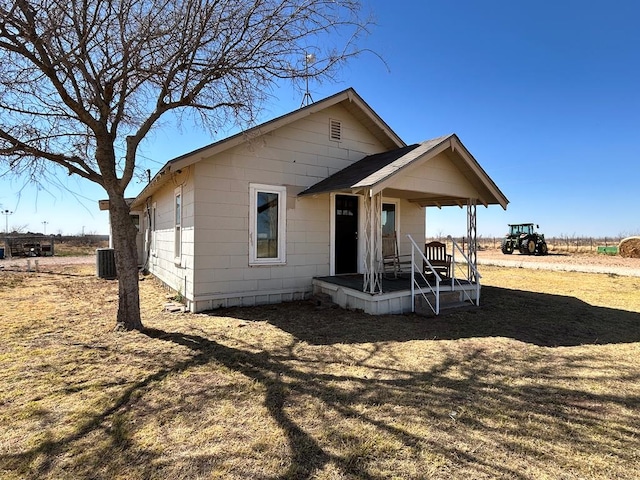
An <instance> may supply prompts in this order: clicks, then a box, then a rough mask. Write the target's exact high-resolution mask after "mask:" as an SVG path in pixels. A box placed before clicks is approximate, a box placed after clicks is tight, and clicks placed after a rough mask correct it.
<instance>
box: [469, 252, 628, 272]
mask: <svg viewBox="0 0 640 480" xmlns="http://www.w3.org/2000/svg"><path fill="white" fill-rule="evenodd" d="M478 264H479V265H497V266H500V267H516V268H530V269H534V270H535V269H537V270H557V271H566V272H586V273H611V274H615V275H622V276H627V277H640V258H623V257H618V256H611V255H597V254H568V253H553V252H552V253H549V255H545V256H535V255H533V256H530V255H520V254H518V253H513V254H511V255H504V254H503V253H502V252H501V251H500V250H482V251H479V252H478Z"/></svg>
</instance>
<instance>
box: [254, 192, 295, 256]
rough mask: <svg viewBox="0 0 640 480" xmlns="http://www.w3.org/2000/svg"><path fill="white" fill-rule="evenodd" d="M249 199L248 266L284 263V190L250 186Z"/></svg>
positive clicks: (285, 199) (285, 209)
mask: <svg viewBox="0 0 640 480" xmlns="http://www.w3.org/2000/svg"><path fill="white" fill-rule="evenodd" d="M249 195H250V199H249V263H250V264H251V265H269V264H283V263H285V262H286V243H287V242H286V225H287V219H286V213H287V207H286V201H287V188H286V187H282V186H274V185H262V184H257V183H252V184H250V185H249Z"/></svg>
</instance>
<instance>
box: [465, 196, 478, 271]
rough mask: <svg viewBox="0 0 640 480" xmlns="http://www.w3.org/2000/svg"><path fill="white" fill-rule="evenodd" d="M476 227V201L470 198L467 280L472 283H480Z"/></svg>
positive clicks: (468, 206) (468, 203)
mask: <svg viewBox="0 0 640 480" xmlns="http://www.w3.org/2000/svg"><path fill="white" fill-rule="evenodd" d="M476 227H477V224H476V199H475V198H470V199H468V200H467V245H469V250H468V255H467V256H468V257H469V265H468V266H467V278H468V279H469V281H471V282H477V281H478V279H477V278H476V270H477V268H478V237H477V228H476ZM471 265H473V266H474V267H475V269H474V268H472V267H471Z"/></svg>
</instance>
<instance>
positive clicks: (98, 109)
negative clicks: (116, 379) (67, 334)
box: [0, 0, 371, 328]
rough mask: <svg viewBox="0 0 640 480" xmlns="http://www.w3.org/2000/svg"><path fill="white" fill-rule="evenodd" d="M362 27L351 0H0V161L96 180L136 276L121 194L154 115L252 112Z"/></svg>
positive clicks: (346, 54)
mask: <svg viewBox="0 0 640 480" xmlns="http://www.w3.org/2000/svg"><path fill="white" fill-rule="evenodd" d="M370 26H371V21H370V19H368V18H363V17H362V14H361V6H360V3H359V1H358V0H245V1H238V0H0V113H1V115H0V163H4V164H6V166H7V167H8V168H9V170H10V171H12V172H14V173H15V174H23V175H24V174H26V175H28V176H29V177H30V178H31V179H33V180H35V181H38V179H39V178H40V177H41V176H42V173H43V172H44V171H46V170H47V166H48V165H52V166H53V165H55V166H60V167H62V168H64V169H65V170H66V171H67V172H68V173H69V174H76V175H79V176H80V177H82V178H86V179H88V180H91V181H93V182H96V183H98V184H100V185H101V186H102V187H104V189H105V192H106V194H107V195H108V197H109V200H110V214H111V221H112V225H111V226H112V230H113V232H114V242H115V244H114V245H115V248H116V252H117V255H116V258H117V262H118V271H119V272H121V271H122V272H124V273H123V275H124V274H125V273H126V275H128V279H129V281H130V282H134V281H135V282H137V276H135V258H134V257H135V228H134V227H133V226H132V225H131V222H130V220H129V219H128V208H129V207H128V204H127V203H126V201H125V199H124V192H125V189H126V187H127V186H128V185H129V183H130V182H131V180H132V179H133V178H134V176H135V174H136V168H138V167H137V165H136V158H137V151H138V147H139V145H140V142H141V141H142V140H143V139H144V138H145V137H146V136H147V135H148V134H149V132H151V131H152V130H153V129H154V128H155V127H156V126H157V125H158V124H159V121H160V119H161V118H162V117H163V115H165V114H166V113H167V112H170V111H175V112H176V113H178V114H180V113H181V112H182V111H191V112H194V113H195V114H196V118H197V119H198V121H199V122H200V123H201V126H203V127H205V128H209V129H210V130H212V131H215V129H216V128H217V127H219V126H220V125H222V124H224V123H225V122H227V121H233V122H235V123H236V124H243V123H246V122H253V121H254V120H255V118H256V115H257V112H258V111H259V108H260V106H261V104H262V103H263V102H264V101H265V99H267V98H268V97H269V96H270V94H271V91H272V90H273V88H274V87H275V86H276V85H277V84H278V82H280V81H282V80H287V81H291V82H293V83H294V85H297V86H298V87H300V86H301V83H300V82H304V81H305V80H306V79H308V78H309V77H311V78H314V79H315V80H317V81H318V82H322V81H326V80H329V81H330V80H333V79H334V78H335V75H336V72H337V70H338V69H339V67H340V66H341V65H342V64H343V63H344V62H345V61H347V60H348V59H349V58H351V57H353V56H355V55H357V54H359V53H360V51H361V50H359V48H358V46H357V43H358V42H359V40H360V38H361V37H362V36H363V35H366V34H367V33H368V28H369V27H370ZM309 52H312V53H314V54H315V56H316V58H317V60H316V61H315V62H314V64H313V65H312V66H311V68H309V65H306V62H305V61H304V59H305V56H306V54H307V53H309ZM120 149H124V151H125V153H124V155H117V154H116V151H119V150H120ZM119 233H122V235H119ZM118 252H119V253H118ZM131 265H133V266H131ZM122 285H123V282H122V281H121V289H120V292H121V297H126V298H130V296H129V293H128V292H127V291H126V289H124V288H123V286H122ZM128 288H133V290H134V293H135V294H136V295H137V284H136V286H135V287H132V286H131V285H129V286H128ZM127 301H128V300H127ZM131 301H132V302H134V303H135V301H134V300H133V299H132V300H131ZM125 304H126V302H125ZM136 305H137V304H136ZM136 305H133V306H129V307H126V305H124V306H123V304H122V303H121V307H122V309H123V310H127V311H128V312H130V311H131V310H132V309H133V310H136V309H137V307H136ZM125 307H126V308H125ZM119 315H120V314H119ZM127 315H132V314H130V313H127V314H126V315H124V316H125V317H126V316H127ZM125 320H126V319H125ZM125 323H126V325H127V326H128V327H131V328H139V327H140V326H141V323H140V320H139V312H138V314H137V318H133V317H131V318H129V320H126V322H125Z"/></svg>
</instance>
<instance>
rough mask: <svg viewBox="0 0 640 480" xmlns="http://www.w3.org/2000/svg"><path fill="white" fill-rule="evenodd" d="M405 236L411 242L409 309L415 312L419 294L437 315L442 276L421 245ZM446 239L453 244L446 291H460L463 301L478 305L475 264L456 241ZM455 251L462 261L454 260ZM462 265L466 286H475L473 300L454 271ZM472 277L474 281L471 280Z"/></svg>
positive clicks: (409, 236)
mask: <svg viewBox="0 0 640 480" xmlns="http://www.w3.org/2000/svg"><path fill="white" fill-rule="evenodd" d="M407 238H408V239H409V241H410V242H411V299H412V304H411V311H412V312H415V298H416V296H417V295H420V296H422V298H423V299H424V301H425V302H426V303H427V305H429V308H430V309H431V311H432V312H433V313H434V314H435V315H439V314H440V292H441V290H440V284H441V283H442V281H443V279H442V277H440V275H439V274H438V272H437V271H436V270H435V269H434V268H433V265H431V263H430V262H429V260H428V259H427V257H426V256H425V255H424V251H423V246H419V245H418V244H417V243H416V242H415V240H414V239H413V238H412V237H411V235H407ZM447 239H448V240H450V241H451V243H452V245H453V252H452V256H451V278H450V279H447V282H448V281H451V290H448V291H454V292H455V291H461V292H462V294H463V295H464V297H465V298H464V301H465V302H466V301H469V302H471V303H472V304H475V305H480V278H481V275H480V273H479V272H478V269H477V268H476V266H475V265H473V264H472V263H471V262H470V261H469V258H468V257H467V255H465V253H464V251H463V250H462V249H461V248H460V246H459V245H458V244H457V243H456V241H455V240H454V239H453V238H452V237H451V236H449V237H447ZM456 252H457V253H458V254H459V255H462V257H463V258H464V261H460V262H458V261H456ZM416 262H419V263H416ZM463 266H465V267H467V275H463V277H466V278H465V279H464V280H465V281H466V282H467V283H466V286H469V285H474V286H475V291H476V292H475V293H476V294H475V300H474V299H473V298H472V297H471V296H470V295H469V291H468V288H464V287H465V286H463V284H462V282H461V281H460V277H457V276H456V272H457V271H458V269H460V268H462V267H463ZM423 267H424V268H423ZM430 277H433V279H432V280H431V281H429V278H430ZM474 278H475V282H474V281H473V279H474ZM420 280H422V282H420ZM429 294H432V295H433V299H432V300H433V301H431V300H430V299H429Z"/></svg>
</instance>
